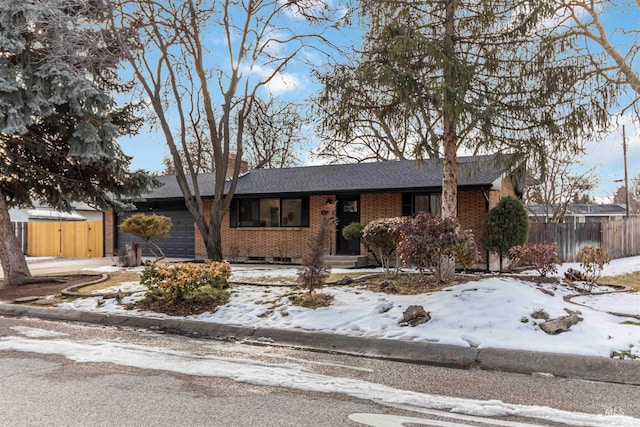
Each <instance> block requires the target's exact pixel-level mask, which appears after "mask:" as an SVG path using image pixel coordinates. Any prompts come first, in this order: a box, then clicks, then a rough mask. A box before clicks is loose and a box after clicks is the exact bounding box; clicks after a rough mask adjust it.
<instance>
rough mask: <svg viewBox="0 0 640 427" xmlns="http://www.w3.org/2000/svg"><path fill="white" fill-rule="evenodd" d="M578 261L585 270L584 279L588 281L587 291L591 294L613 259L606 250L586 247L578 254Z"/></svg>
mask: <svg viewBox="0 0 640 427" xmlns="http://www.w3.org/2000/svg"><path fill="white" fill-rule="evenodd" d="M578 261H580V267H582V269H583V270H584V278H585V279H586V283H587V285H586V289H587V291H588V292H591V290H592V289H593V286H594V285H595V284H596V282H597V281H598V279H599V278H600V275H601V274H602V270H603V269H604V266H605V264H609V261H611V257H610V256H609V252H607V250H606V249H605V248H595V247H593V246H585V247H584V248H582V249H580V252H578Z"/></svg>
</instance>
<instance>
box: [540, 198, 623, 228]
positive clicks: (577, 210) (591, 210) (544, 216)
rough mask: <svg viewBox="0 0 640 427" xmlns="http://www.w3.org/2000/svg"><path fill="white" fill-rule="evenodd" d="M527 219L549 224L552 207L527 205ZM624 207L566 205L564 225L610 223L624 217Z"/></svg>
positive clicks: (611, 205) (615, 205) (551, 216)
mask: <svg viewBox="0 0 640 427" xmlns="http://www.w3.org/2000/svg"><path fill="white" fill-rule="evenodd" d="M527 211H528V212H529V219H530V220H531V221H533V222H550V221H551V220H552V218H553V211H554V209H553V207H552V206H545V205H528V206H527ZM626 213H627V212H626V209H625V208H624V206H621V205H618V204H613V203H611V204H592V203H572V204H569V205H567V210H566V212H565V215H564V221H563V222H565V223H572V224H581V223H593V222H601V221H610V220H614V219H619V218H624V217H625V216H626Z"/></svg>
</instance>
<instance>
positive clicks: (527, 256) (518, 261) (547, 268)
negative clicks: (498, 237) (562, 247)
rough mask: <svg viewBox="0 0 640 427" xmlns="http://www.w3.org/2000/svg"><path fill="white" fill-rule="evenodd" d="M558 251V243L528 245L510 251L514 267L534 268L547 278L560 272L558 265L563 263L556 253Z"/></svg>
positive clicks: (515, 247)
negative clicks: (550, 274)
mask: <svg viewBox="0 0 640 427" xmlns="http://www.w3.org/2000/svg"><path fill="white" fill-rule="evenodd" d="M557 249H558V244H557V243H552V244H546V243H545V244H538V243H526V244H524V245H518V246H514V247H512V248H511V249H509V258H511V260H512V264H511V265H512V266H515V265H525V266H532V267H533V268H534V269H535V270H536V271H537V272H538V273H539V274H540V276H542V277H546V276H547V274H549V273H557V272H558V264H560V262H561V261H560V257H559V256H558V254H557V253H556V250H557Z"/></svg>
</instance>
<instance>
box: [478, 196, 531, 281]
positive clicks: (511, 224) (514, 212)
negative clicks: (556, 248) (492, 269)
mask: <svg viewBox="0 0 640 427" xmlns="http://www.w3.org/2000/svg"><path fill="white" fill-rule="evenodd" d="M528 237H529V217H528V215H527V210H526V209H525V207H524V205H523V204H522V202H521V201H520V200H518V199H516V198H515V197H504V198H503V199H501V200H500V202H499V203H498V205H497V206H496V207H494V208H493V209H491V210H490V211H489V212H488V213H487V216H486V218H485V222H484V227H483V229H482V246H483V247H484V249H486V250H487V251H490V252H496V253H497V254H498V255H499V256H500V271H502V258H503V257H504V256H505V255H506V254H507V253H508V252H509V249H511V248H512V247H513V246H517V245H523V244H525V243H526V242H527V239H528Z"/></svg>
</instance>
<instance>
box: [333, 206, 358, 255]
mask: <svg viewBox="0 0 640 427" xmlns="http://www.w3.org/2000/svg"><path fill="white" fill-rule="evenodd" d="M336 219H337V220H338V226H337V227H336V229H337V236H336V254H337V255H360V241H358V240H347V239H345V238H344V237H343V236H342V229H343V228H344V227H346V226H347V225H349V224H351V223H353V222H360V196H343V197H338V199H337V204H336Z"/></svg>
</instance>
